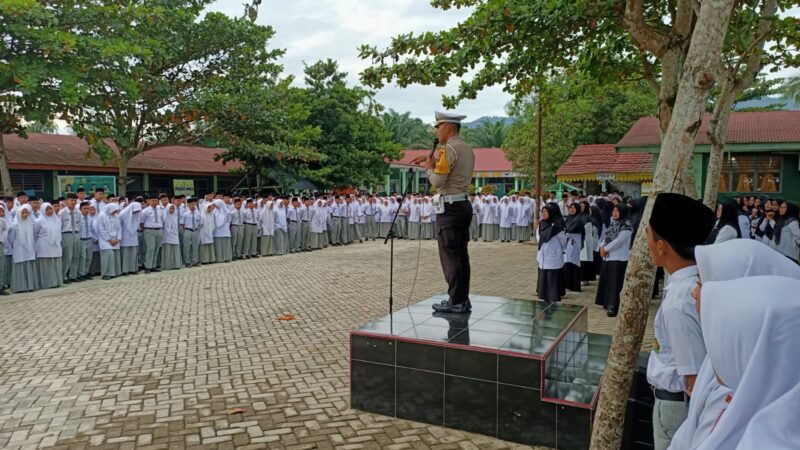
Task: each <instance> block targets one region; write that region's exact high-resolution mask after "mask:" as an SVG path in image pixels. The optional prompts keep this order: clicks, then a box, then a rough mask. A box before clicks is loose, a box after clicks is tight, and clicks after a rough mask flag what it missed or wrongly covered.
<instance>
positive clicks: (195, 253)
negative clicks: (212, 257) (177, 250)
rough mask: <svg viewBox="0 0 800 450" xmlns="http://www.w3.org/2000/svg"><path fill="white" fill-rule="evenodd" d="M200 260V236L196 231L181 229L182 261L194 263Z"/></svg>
mask: <svg viewBox="0 0 800 450" xmlns="http://www.w3.org/2000/svg"><path fill="white" fill-rule="evenodd" d="M199 262H200V237H199V236H198V235H197V231H190V230H184V231H183V263H184V264H189V265H192V266H193V265H195V264H197V263H199Z"/></svg>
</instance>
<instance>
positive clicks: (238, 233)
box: [231, 225, 244, 258]
mask: <svg viewBox="0 0 800 450" xmlns="http://www.w3.org/2000/svg"><path fill="white" fill-rule="evenodd" d="M243 245H244V230H242V226H241V225H231V250H233V257H234V258H239V257H240V256H244V253H242V251H243V250H244V248H243Z"/></svg>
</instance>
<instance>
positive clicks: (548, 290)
mask: <svg viewBox="0 0 800 450" xmlns="http://www.w3.org/2000/svg"><path fill="white" fill-rule="evenodd" d="M541 214H542V216H541V221H540V222H539V228H538V229H537V230H536V237H537V240H538V241H539V252H538V253H537V254H536V262H537V264H538V266H539V270H538V278H537V283H536V294H537V296H538V297H539V299H541V300H544V301H547V302H558V301H561V295H562V291H563V283H564V277H563V268H564V247H565V246H566V243H567V236H566V234H564V223H563V219H562V217H561V211H560V210H559V208H558V205H555V204H552V203H548V204H547V205H545V207H544V208H542V213H541Z"/></svg>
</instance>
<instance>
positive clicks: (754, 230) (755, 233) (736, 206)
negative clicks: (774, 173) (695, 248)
mask: <svg viewBox="0 0 800 450" xmlns="http://www.w3.org/2000/svg"><path fill="white" fill-rule="evenodd" d="M749 198H750V200H745V199H743V198H741V197H740V198H738V200H737V199H728V200H725V201H723V202H722V203H720V204H719V205H718V206H717V223H716V226H715V227H714V231H713V232H712V235H711V236H710V237H709V241H710V242H724V241H727V240H730V239H738V238H746V239H755V240H758V241H761V242H763V243H765V244H767V245H769V246H770V247H772V248H774V249H775V250H777V251H778V252H780V253H781V254H783V255H784V256H786V257H787V258H790V259H791V260H793V261H795V262H798V261H800V207H798V205H797V204H796V203H793V202H790V201H785V200H780V199H765V200H763V201H762V199H761V198H754V197H749Z"/></svg>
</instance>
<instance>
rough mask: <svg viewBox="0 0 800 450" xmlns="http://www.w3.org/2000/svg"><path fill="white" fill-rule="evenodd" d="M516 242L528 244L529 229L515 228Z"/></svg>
mask: <svg viewBox="0 0 800 450" xmlns="http://www.w3.org/2000/svg"><path fill="white" fill-rule="evenodd" d="M517 240H518V241H520V242H528V241H530V240H531V227H530V226H527V225H526V226H518V227H517Z"/></svg>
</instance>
